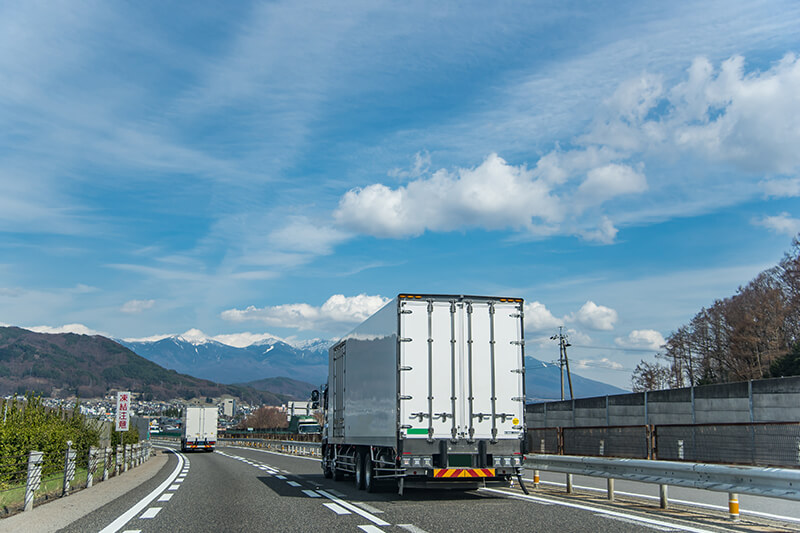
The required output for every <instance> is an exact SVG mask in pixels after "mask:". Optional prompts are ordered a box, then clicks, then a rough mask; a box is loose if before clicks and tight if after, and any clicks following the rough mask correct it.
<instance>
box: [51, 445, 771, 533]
mask: <svg viewBox="0 0 800 533" xmlns="http://www.w3.org/2000/svg"><path fill="white" fill-rule="evenodd" d="M186 457H187V460H188V461H189V463H190V467H189V468H184V469H181V472H180V473H181V475H179V476H178V477H177V478H176V479H175V482H174V483H172V484H170V486H169V487H167V489H166V490H164V491H163V493H162V494H161V495H160V496H159V498H157V499H156V500H155V501H154V502H153V503H152V504H150V505H148V506H147V508H146V509H144V510H143V511H142V512H141V513H139V514H138V515H137V516H136V517H135V518H133V519H131V520H130V521H128V522H127V523H126V524H125V526H124V528H123V529H121V530H120V531H123V532H124V531H141V532H143V533H145V532H149V531H153V532H155V531H191V532H193V533H194V532H203V531H287V532H298V531H309V530H325V531H355V532H360V531H369V532H372V533H375V532H379V531H383V532H387V533H388V532H398V533H401V532H408V531H411V532H414V533H436V532H446V531H447V532H449V531H479V532H483V531H504V532H505V531H509V532H514V531H524V532H536V531H547V532H551V531H576V532H600V533H603V532H612V531H614V532H617V531H622V532H626V531H630V532H633V531H665V530H666V531H691V532H701V531H726V530H727V531H729V530H731V529H730V526H731V525H732V524H731V523H729V522H727V521H726V520H725V516H724V513H717V520H710V521H709V520H705V521H704V519H703V518H702V517H699V515H693V514H692V513H686V512H680V513H672V514H664V513H661V512H659V510H658V509H657V505H638V506H635V507H634V506H630V505H628V506H620V505H617V506H614V505H608V504H605V505H604V504H603V502H602V498H601V497H599V496H598V497H595V498H591V497H587V496H578V497H563V496H561V497H559V496H558V495H557V494H555V492H556V491H549V492H547V491H536V493H535V494H533V495H532V497H525V496H524V495H522V493H521V492H519V491H517V490H508V489H501V490H479V491H464V492H462V491H448V490H421V489H410V490H407V491H406V493H405V495H404V496H403V497H398V496H397V493H396V487H395V485H394V484H392V485H388V486H386V487H385V489H384V490H381V491H379V492H377V493H373V494H370V493H367V492H365V491H359V490H357V489H356V488H355V486H354V484H353V483H352V481H348V480H344V481H340V482H335V481H333V480H328V479H325V478H324V477H323V476H322V472H321V469H320V464H319V461H318V460H316V459H310V458H304V457H298V456H287V455H283V454H278V453H272V452H265V451H262V450H255V449H250V448H237V447H232V446H231V447H228V446H221V447H219V448H218V450H217V452H215V453H194V454H186ZM176 465H177V459H175V458H170V462H169V463H168V464H167V465H166V466H165V467H164V469H163V470H162V472H160V473H159V475H157V476H156V477H155V478H154V480H153V481H152V482H151V483H150V485H149V490H148V487H140V488H138V489H137V491H134V492H135V494H134V493H133V492H132V493H131V494H130V495H127V496H126V497H125V498H122V499H121V500H124V502H112V504H109V505H107V506H105V507H104V508H102V509H99V510H97V511H95V512H94V513H90V514H89V515H87V516H86V517H84V519H82V520H79V521H77V522H75V523H73V524H71V525H70V526H69V527H68V528H65V529H64V531H65V532H72V531H99V530H101V529H102V528H103V527H105V526H107V525H108V524H110V523H111V522H112V521H113V520H114V519H115V518H116V517H117V516H120V515H121V514H122V513H124V512H125V511H126V510H127V509H129V508H130V507H131V505H132V504H133V503H135V502H136V501H138V500H139V499H141V498H142V497H143V496H145V495H146V494H149V493H150V492H151V491H152V490H153V489H154V488H155V487H156V486H157V485H158V484H161V483H164V481H165V480H167V479H168V474H169V472H172V471H174V469H175V468H176ZM156 509H157V510H156ZM115 513H116V514H115ZM740 526H745V529H746V528H747V524H745V523H742V524H740ZM739 530H741V529H739ZM776 530H780V529H776Z"/></svg>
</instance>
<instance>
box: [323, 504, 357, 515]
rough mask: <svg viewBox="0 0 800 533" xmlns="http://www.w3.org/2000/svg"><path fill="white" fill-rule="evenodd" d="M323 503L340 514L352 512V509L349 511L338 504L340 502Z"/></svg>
mask: <svg viewBox="0 0 800 533" xmlns="http://www.w3.org/2000/svg"><path fill="white" fill-rule="evenodd" d="M322 505H324V506H325V507H327V508H328V509H330V510H331V511H333V512H334V513H336V514H339V515H342V514H351V513H350V511H348V510H347V509H345V508H344V507H342V506H341V505H338V504H336V503H333V502H328V503H323V504H322Z"/></svg>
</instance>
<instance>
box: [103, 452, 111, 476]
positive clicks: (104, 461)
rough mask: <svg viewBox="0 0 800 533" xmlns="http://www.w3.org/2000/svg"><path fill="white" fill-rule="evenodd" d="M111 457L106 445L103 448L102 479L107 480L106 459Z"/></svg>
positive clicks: (107, 465) (107, 464)
mask: <svg viewBox="0 0 800 533" xmlns="http://www.w3.org/2000/svg"><path fill="white" fill-rule="evenodd" d="M110 457H111V448H108V447H106V449H105V450H103V481H108V467H109V466H110V465H109V463H108V459H109V458H110Z"/></svg>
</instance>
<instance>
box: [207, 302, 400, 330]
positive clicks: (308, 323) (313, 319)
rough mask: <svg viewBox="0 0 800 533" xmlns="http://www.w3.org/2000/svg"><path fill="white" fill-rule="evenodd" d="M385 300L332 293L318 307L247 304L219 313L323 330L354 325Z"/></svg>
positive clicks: (237, 319) (236, 319) (228, 317)
mask: <svg viewBox="0 0 800 533" xmlns="http://www.w3.org/2000/svg"><path fill="white" fill-rule="evenodd" d="M388 301H389V299H388V298H384V297H382V296H369V295H366V294H359V295H357V296H344V295H342V294H334V295H333V296H331V297H330V298H328V300H327V301H326V302H325V303H324V304H322V305H321V306H313V305H309V304H306V303H296V304H283V305H276V306H271V307H263V308H258V307H255V306H249V307H247V308H246V309H228V310H227V311H223V312H222V314H221V315H220V316H221V317H222V318H223V319H224V320H228V321H231V322H246V321H255V322H261V323H263V324H266V325H269V326H277V327H285V328H294V329H300V330H309V329H322V330H326V329H330V328H332V327H336V326H342V325H354V324H358V323H359V322H361V321H363V320H366V319H367V318H368V317H369V316H370V315H372V314H373V313H375V312H376V311H377V310H379V309H380V308H381V307H383V306H384V305H385V304H386V303H387V302H388Z"/></svg>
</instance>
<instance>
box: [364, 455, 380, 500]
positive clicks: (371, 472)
mask: <svg viewBox="0 0 800 533" xmlns="http://www.w3.org/2000/svg"><path fill="white" fill-rule="evenodd" d="M364 463H365V464H364V488H365V489H366V490H367V492H375V491H376V489H377V487H376V486H375V485H376V483H377V482H376V481H375V464H374V463H373V462H372V459H371V458H370V457H369V456H367V457H365V458H364Z"/></svg>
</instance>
